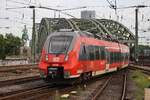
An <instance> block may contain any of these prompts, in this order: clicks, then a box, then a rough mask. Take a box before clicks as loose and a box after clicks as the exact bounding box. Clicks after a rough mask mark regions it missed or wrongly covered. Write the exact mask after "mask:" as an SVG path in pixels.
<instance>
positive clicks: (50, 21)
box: [36, 18, 135, 54]
mask: <svg viewBox="0 0 150 100" xmlns="http://www.w3.org/2000/svg"><path fill="white" fill-rule="evenodd" d="M59 29H74V30H77V31H87V32H90V33H92V34H94V36H95V37H97V38H99V39H104V40H108V41H118V42H121V43H125V44H127V45H128V46H130V47H131V48H133V46H134V44H135V36H134V34H133V33H132V32H131V31H130V30H129V29H128V28H127V27H125V26H124V25H123V24H121V23H119V22H117V21H114V20H109V19H75V18H72V19H65V18H43V19H42V20H41V23H40V27H39V33H38V42H37V43H38V44H37V46H38V47H37V50H36V51H37V54H40V53H41V49H42V47H43V45H44V42H45V40H46V38H47V36H48V35H49V34H50V33H52V32H54V31H58V30H59Z"/></svg>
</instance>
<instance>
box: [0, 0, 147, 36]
mask: <svg viewBox="0 0 150 100" xmlns="http://www.w3.org/2000/svg"><path fill="white" fill-rule="evenodd" d="M109 1H111V2H112V3H114V0H109ZM140 4H141V5H142V4H144V5H148V6H150V0H117V6H118V7H125V6H134V5H140ZM28 5H36V6H39V5H41V6H46V7H51V8H57V9H65V8H74V7H82V6H88V8H86V9H78V10H72V11H66V12H67V13H69V14H71V15H73V16H75V17H77V18H80V11H82V10H95V11H96V17H97V18H110V16H111V19H113V20H117V18H116V15H115V11H114V10H112V9H110V8H109V4H108V2H107V0H1V3H0V34H4V33H6V32H7V33H10V32H11V33H13V34H14V35H17V36H19V37H21V35H22V29H23V27H24V25H27V28H28V34H29V37H30V38H31V28H32V10H31V9H28V8H26V9H13V10H12V9H11V10H10V9H9V10H6V8H13V7H24V6H28ZM117 14H118V16H119V20H118V21H119V22H121V23H123V24H124V25H125V26H127V27H128V28H129V29H131V30H132V32H134V24H135V9H133V8H132V9H122V10H118V11H117ZM56 15H57V17H58V13H56ZM121 16H123V19H122V20H121ZM42 17H54V11H48V10H43V9H36V23H39V22H40V21H41V18H42ZM61 17H67V18H69V16H66V15H61ZM3 18H9V19H3ZM148 19H150V8H142V9H140V10H139V29H140V37H141V36H146V37H147V38H148V37H149V38H150V32H146V33H143V32H141V30H148V28H150V21H147V20H148ZM5 27H10V28H9V29H6V28H5Z"/></svg>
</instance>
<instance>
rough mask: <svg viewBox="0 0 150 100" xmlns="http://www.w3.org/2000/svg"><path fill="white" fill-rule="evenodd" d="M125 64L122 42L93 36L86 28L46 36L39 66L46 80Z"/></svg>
mask: <svg viewBox="0 0 150 100" xmlns="http://www.w3.org/2000/svg"><path fill="white" fill-rule="evenodd" d="M128 64H129V48H128V46H126V45H123V44H120V43H117V42H111V41H105V40H100V39H96V38H94V36H92V35H91V34H89V33H87V32H79V31H59V32H54V33H52V34H50V35H49V36H48V38H47V40H46V42H45V44H44V47H43V50H42V54H41V59H40V63H39V69H40V75H41V77H42V78H44V79H46V80H55V79H56V80H64V79H73V78H79V77H80V78H81V77H82V78H83V79H86V78H89V77H93V76H96V75H100V74H104V73H108V72H112V71H116V70H117V69H121V68H124V67H126V66H128Z"/></svg>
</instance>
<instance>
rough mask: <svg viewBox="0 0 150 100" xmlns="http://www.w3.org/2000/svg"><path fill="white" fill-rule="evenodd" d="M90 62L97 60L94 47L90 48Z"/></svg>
mask: <svg viewBox="0 0 150 100" xmlns="http://www.w3.org/2000/svg"><path fill="white" fill-rule="evenodd" d="M88 51H89V60H95V50H94V46H88Z"/></svg>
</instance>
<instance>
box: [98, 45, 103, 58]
mask: <svg viewBox="0 0 150 100" xmlns="http://www.w3.org/2000/svg"><path fill="white" fill-rule="evenodd" d="M98 48H99V59H100V60H101V59H102V58H101V55H102V54H101V47H98Z"/></svg>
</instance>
